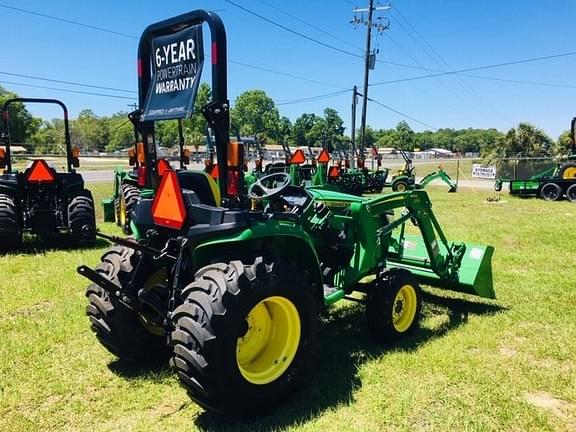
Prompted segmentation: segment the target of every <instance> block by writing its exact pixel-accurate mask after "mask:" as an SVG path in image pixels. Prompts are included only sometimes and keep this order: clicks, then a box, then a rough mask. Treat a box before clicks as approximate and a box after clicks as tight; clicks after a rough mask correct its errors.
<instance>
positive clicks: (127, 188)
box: [102, 113, 190, 234]
mask: <svg viewBox="0 0 576 432" xmlns="http://www.w3.org/2000/svg"><path fill="white" fill-rule="evenodd" d="M134 115H136V113H130V114H129V115H128V118H129V119H130V120H131V121H133V122H136V123H135V125H134V147H133V148H131V149H129V150H128V163H129V165H130V166H131V167H132V168H131V169H124V168H116V169H115V170H114V189H113V191H112V196H111V197H109V198H104V199H103V200H102V207H103V209H104V222H116V225H118V226H120V227H121V228H122V231H123V232H124V233H125V234H131V233H132V228H131V227H130V221H131V214H132V210H133V209H134V206H135V205H136V203H137V202H138V200H139V199H140V194H141V192H142V191H143V189H145V188H144V185H145V180H144V173H145V170H144V168H145V166H146V165H145V164H146V161H145V157H144V147H143V144H142V142H141V141H140V139H139V133H138V128H137V126H138V123H137V120H135V119H134V117H133V116H134ZM178 142H179V167H180V169H186V166H187V165H188V164H189V163H190V157H189V152H188V150H186V149H185V148H184V133H183V127H182V120H181V119H179V120H178ZM161 163H162V164H163V166H164V167H169V165H166V163H168V164H169V162H168V161H167V160H165V161H163V162H161ZM144 193H145V194H146V193H152V191H145V192H144Z"/></svg>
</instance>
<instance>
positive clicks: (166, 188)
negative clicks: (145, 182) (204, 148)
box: [152, 170, 186, 230]
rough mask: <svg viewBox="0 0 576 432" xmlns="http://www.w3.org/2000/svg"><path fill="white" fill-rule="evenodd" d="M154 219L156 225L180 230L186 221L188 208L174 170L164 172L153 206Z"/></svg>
mask: <svg viewBox="0 0 576 432" xmlns="http://www.w3.org/2000/svg"><path fill="white" fill-rule="evenodd" d="M152 218H153V219H154V223H155V224H156V225H160V226H163V227H167V228H172V229H175V230H179V229H181V228H182V227H183V226H184V222H185V221H186V206H185V205H184V198H183V197H182V191H181V189H180V182H179V181H178V176H177V175H176V172H174V171H173V170H168V171H165V172H164V175H163V176H162V181H161V182H160V187H159V188H158V192H157V193H156V198H154V203H153V204H152Z"/></svg>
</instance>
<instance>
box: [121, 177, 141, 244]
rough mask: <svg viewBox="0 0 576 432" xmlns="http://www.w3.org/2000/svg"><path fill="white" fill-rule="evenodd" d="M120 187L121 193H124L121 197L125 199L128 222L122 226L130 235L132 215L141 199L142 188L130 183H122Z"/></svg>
mask: <svg viewBox="0 0 576 432" xmlns="http://www.w3.org/2000/svg"><path fill="white" fill-rule="evenodd" d="M120 189H121V191H120V193H121V194H122V196H121V197H120V199H123V200H124V205H125V210H126V224H125V225H124V226H123V227H122V231H123V232H124V233H125V234H128V235H130V234H132V229H131V228H130V220H131V218H130V215H131V213H132V210H134V207H135V206H136V204H137V203H138V201H140V190H139V189H138V188H137V187H136V186H134V185H132V184H130V183H122V185H121V186H120Z"/></svg>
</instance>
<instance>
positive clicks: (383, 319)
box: [366, 269, 422, 342]
mask: <svg viewBox="0 0 576 432" xmlns="http://www.w3.org/2000/svg"><path fill="white" fill-rule="evenodd" d="M406 283H408V284H411V285H412V286H413V287H414V288H415V290H416V293H417V302H418V304H417V307H416V316H415V317H414V321H413V322H412V325H411V326H410V328H409V329H408V330H406V331H405V332H403V333H399V332H398V331H397V330H396V329H395V328H394V325H393V322H392V309H393V306H394V305H393V303H394V298H395V297H396V294H397V292H398V289H399V288H400V287H401V286H402V285H403V284H406ZM421 308H422V294H421V290H420V286H419V285H418V283H417V282H416V280H415V279H414V277H413V276H412V275H411V273H410V272H409V271H407V270H403V269H395V270H390V271H384V272H383V273H381V274H380V275H379V276H378V280H377V281H376V283H375V285H374V287H373V289H371V290H370V291H369V292H368V296H367V301H366V318H367V320H368V329H369V330H370V333H371V334H372V335H373V336H374V338H375V339H377V340H379V341H382V342H391V341H394V340H397V339H400V338H402V337H404V336H406V335H408V334H410V333H411V332H412V331H414V329H415V328H416V327H417V325H418V319H419V315H420V310H421Z"/></svg>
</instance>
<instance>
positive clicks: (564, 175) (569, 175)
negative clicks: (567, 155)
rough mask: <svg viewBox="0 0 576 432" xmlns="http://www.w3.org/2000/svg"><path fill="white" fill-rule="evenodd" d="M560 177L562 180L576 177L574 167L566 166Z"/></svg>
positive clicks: (575, 168)
mask: <svg viewBox="0 0 576 432" xmlns="http://www.w3.org/2000/svg"><path fill="white" fill-rule="evenodd" d="M562 178H563V179H564V180H568V179H573V178H576V167H568V168H566V169H565V170H564V172H563V173H562Z"/></svg>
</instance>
